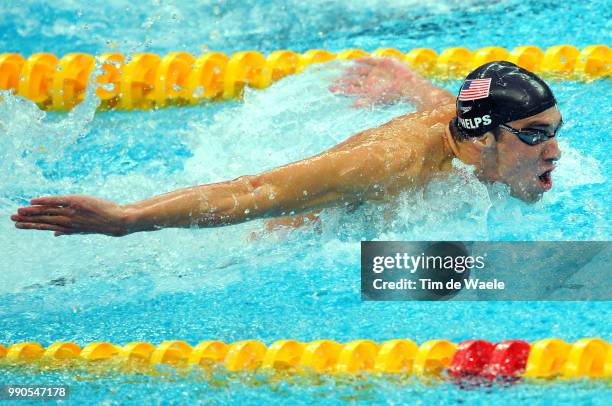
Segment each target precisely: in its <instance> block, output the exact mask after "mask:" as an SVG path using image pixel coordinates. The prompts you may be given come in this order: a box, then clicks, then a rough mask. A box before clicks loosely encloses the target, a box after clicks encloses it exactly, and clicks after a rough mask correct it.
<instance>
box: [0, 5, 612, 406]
mask: <svg viewBox="0 0 612 406" xmlns="http://www.w3.org/2000/svg"><path fill="white" fill-rule="evenodd" d="M2 8H3V10H2V13H0V49H1V51H2V52H18V53H21V54H23V55H29V54H30V53H33V52H41V51H45V52H52V53H55V54H58V55H62V54H64V53H67V52H76V51H78V52H89V53H92V54H100V53H103V52H109V51H118V52H122V53H124V54H133V53H136V52H143V51H148V52H156V53H160V54H163V53H166V52H169V51H175V50H185V51H189V52H192V53H193V54H196V55H197V54H200V53H202V52H204V50H206V49H212V50H218V51H223V52H226V53H231V52H234V51H238V50H245V49H257V50H259V51H262V52H269V51H271V50H275V49H284V48H286V49H292V50H294V51H298V52H303V51H306V50H308V49H312V48H323V49H328V50H331V51H338V50H341V49H345V48H352V47H357V48H364V49H366V50H368V51H373V50H374V49H376V48H379V47H395V48H398V49H401V50H403V51H407V50H409V49H411V48H416V47H431V48H434V49H435V50H436V51H440V50H442V49H444V48H446V47H450V46H466V47H468V48H471V49H475V48H479V47H483V46H489V45H499V46H503V47H506V48H510V49H511V48H513V47H515V46H518V45H526V44H534V45H538V46H540V47H542V48H545V47H548V46H551V45H556V44H564V43H568V44H572V45H575V46H578V47H584V46H586V45H590V44H597V43H604V44H610V43H611V42H612V41H611V34H610V33H611V32H612V27H611V24H612V23H611V21H612V18H611V17H612V16H611V15H610V11H609V10H612V7H610V2H609V1H606V0H596V1H593V2H589V3H588V4H587V3H581V2H561V1H558V2H556V1H540V2H520V1H479V2H475V1H457V2H448V1H447V2H417V1H403V2H400V1H391V2H389V1H384V2H383V1H362V2H359V3H358V5H357V3H353V2H349V1H342V2H327V1H311V2H307V3H302V2H297V1H295V2H294V1H287V2H281V3H279V4H278V6H270V5H267V2H263V1H220V2H207V3H206V4H203V5H195V4H185V3H180V2H178V1H177V2H170V1H164V2H161V1H160V2H145V3H144V4H142V5H138V6H134V5H129V4H128V2H119V1H106V2H104V3H100V4H97V5H95V6H91V5H88V6H82V7H80V6H79V5H78V4H77V3H75V2H72V1H57V2H53V6H50V5H48V4H47V3H46V2H42V1H24V2H19V3H6V4H2ZM347 63H348V62H344V63H341V62H332V63H328V64H324V65H316V66H313V67H311V68H309V69H308V70H307V71H306V72H305V73H304V74H301V75H298V76H292V77H288V78H286V79H284V80H282V81H280V82H278V83H276V84H274V85H273V86H272V87H270V88H268V89H266V90H264V91H251V90H249V91H247V93H246V95H245V100H244V101H243V102H240V103H239V102H228V103H223V104H220V103H219V104H212V105H203V106H194V107H184V108H168V109H163V110H158V111H144V112H143V111H140V112H103V113H97V114H95V115H94V111H95V108H96V104H97V101H96V100H95V99H94V98H91V97H88V98H87V100H86V101H85V102H84V103H83V104H81V105H80V106H79V107H78V108H76V109H75V110H73V111H72V112H71V113H69V114H50V113H44V112H41V111H40V110H38V109H37V108H36V107H35V106H34V105H33V104H31V103H30V102H28V101H26V100H23V99H20V98H15V97H12V96H6V95H5V99H4V101H3V102H1V103H0V177H1V178H2V179H3V181H2V182H1V183H0V258H2V259H1V261H2V262H1V263H0V343H5V344H6V343H15V342H20V341H38V342H41V343H42V344H44V345H48V344H50V343H52V342H54V341H62V340H63V341H75V342H77V343H78V344H81V345H82V344H85V343H89V342H92V341H110V342H113V343H127V342H129V341H151V342H153V343H159V342H161V341H163V340H167V339H181V340H185V341H188V342H190V343H191V344H196V343H198V342H199V341H202V340H205V339H219V340H223V341H225V342H232V341H237V340H242V339H258V340H261V341H263V342H265V343H266V344H270V343H272V342H273V341H275V340H277V339H282V338H293V339H298V340H302V341H310V340H314V339H320V338H330V339H335V340H338V341H348V340H353V339H360V338H370V339H373V340H375V341H378V342H381V341H384V340H387V339H392V338H400V337H401V338H410V339H412V340H414V341H416V342H418V343H421V342H423V341H425V340H428V339H434V338H445V339H449V340H451V341H455V342H458V341H461V340H464V339H470V338H483V339H487V340H490V341H500V340H504V339H510V338H520V339H524V340H527V341H535V340H538V339H541V338H546V337H560V338H562V339H565V340H567V341H573V340H576V339H579V338H582V337H591V336H592V337H601V338H603V339H606V340H608V341H610V340H612V328H611V325H610V322H609V320H610V319H611V316H612V314H611V313H612V312H611V307H610V303H609V302H592V303H587V302H513V303H510V302H461V303H435V302H397V303H388V302H385V303H381V302H361V300H360V294H359V286H360V282H359V259H360V257H359V246H360V241H361V240H364V239H366V240H371V239H380V240H438V239H440V240H444V239H448V240H483V241H485V240H495V241H498V240H499V241H523V240H525V241H530V240H601V241H604V240H609V239H610V236H611V235H612V230H611V218H612V214H611V211H610V207H612V204H611V203H612V202H611V201H610V196H611V195H612V193H611V192H612V190H611V186H610V179H609V175H608V174H609V173H610V170H611V169H612V167H611V164H610V160H609V155H610V153H611V152H612V149H611V146H610V135H611V133H610V127H611V126H612V119H611V117H612V107H611V105H610V99H609V95H610V94H611V93H612V82H611V81H610V80H609V79H606V80H599V81H596V82H590V83H577V82H569V81H566V82H551V83H550V84H551V87H552V89H553V91H554V92H555V95H556V97H557V100H558V101H559V106H560V110H561V112H562V114H563V117H564V121H565V122H566V125H565V126H564V128H563V130H562V132H561V134H560V138H559V143H560V146H561V149H562V151H563V157H562V159H561V161H560V162H559V168H558V170H557V171H555V175H554V177H553V182H554V186H553V190H552V191H551V192H549V193H547V194H546V195H545V197H544V199H543V200H542V201H541V202H538V203H536V204H534V205H526V204H524V203H522V202H520V201H518V200H516V199H513V198H511V197H509V196H508V193H507V191H506V190H505V189H504V188H503V187H497V186H494V187H489V188H487V187H486V186H484V185H482V184H481V183H479V182H478V181H477V180H476V179H475V178H474V176H473V175H472V174H471V173H470V171H469V168H461V167H459V168H457V169H456V175H455V176H453V177H451V178H450V179H449V180H447V181H444V182H434V183H433V184H431V185H430V186H429V187H427V188H426V189H425V190H424V191H419V192H411V193H405V194H404V195H402V196H400V197H399V198H398V199H396V200H395V201H393V202H391V203H389V204H386V205H369V204H366V205H363V206H362V207H360V208H358V209H357V210H356V211H354V212H350V213H349V212H346V211H345V210H342V209H330V210H326V211H325V212H324V213H323V215H322V224H321V229H320V230H315V229H313V228H308V227H306V228H303V229H299V230H296V231H292V232H287V231H281V232H276V233H271V234H270V233H266V232H265V231H264V230H265V227H264V223H263V221H252V222H249V223H245V224H241V225H236V226H232V227H226V228H222V229H199V230H197V229H176V230H174V229H167V230H162V231H159V232H155V233H139V234H134V235H130V236H128V237H124V238H111V237H104V236H91V235H86V236H68V237H60V238H54V237H53V236H52V235H51V234H50V233H40V232H23V231H18V230H15V229H14V227H13V223H12V222H11V221H10V220H9V216H10V214H12V213H13V212H14V211H15V209H16V207H17V206H20V205H24V204H26V202H27V201H28V200H29V199H30V198H32V197H35V196H39V195H47V194H68V193H86V194H94V195H98V196H103V197H106V198H110V199H113V200H116V201H118V202H121V203H127V202H131V201H135V200H139V199H143V198H146V197H149V196H151V195H153V194H159V193H162V192H166V191H171V190H174V189H177V188H180V187H186V186H190V185H194V184H201V183H209V182H217V181H221V180H226V179H230V178H234V177H237V176H240V175H244V174H254V173H258V172H260V171H263V170H266V169H270V168H273V167H275V166H278V165H282V164H285V163H288V162H291V161H294V160H298V159H301V158H303V157H306V156H309V155H312V154H315V153H318V152H320V151H322V150H324V149H326V148H328V147H330V146H332V145H334V144H336V143H338V142H340V141H342V140H344V139H345V138H347V137H348V136H350V135H351V134H353V133H354V132H356V131H359V130H362V129H366V128H370V127H372V126H376V125H379V124H382V123H384V122H386V121H387V120H389V119H391V118H392V117H395V116H397V115H400V114H403V113H405V112H408V111H411V109H412V107H411V106H409V105H401V104H400V105H395V106H390V107H386V108H377V109H366V110H356V109H353V108H351V107H350V104H351V100H350V99H347V98H344V97H340V96H337V95H333V94H331V93H330V92H329V91H328V90H327V88H328V86H329V85H330V84H331V82H332V81H333V79H334V78H336V77H338V75H339V74H340V73H341V71H342V69H343V67H344V66H346V64H347ZM437 84H438V85H440V86H443V87H445V88H447V89H449V90H451V91H452V92H456V91H457V89H458V86H459V82H458V81H447V82H437ZM253 233H255V234H256V235H257V238H255V239H252V238H251V235H252V234H253ZM543 255H545V253H543ZM606 320H607V321H606ZM53 382H56V383H57V382H63V383H65V384H69V385H71V386H72V393H71V401H73V402H75V403H85V402H87V403H92V402H93V403H103V402H105V401H108V403H109V404H113V402H114V401H117V402H118V400H117V399H124V401H123V402H122V403H125V402H128V403H129V402H133V403H135V404H139V403H142V402H143V399H144V403H147V404H148V403H158V402H162V403H163V402H171V401H174V402H176V403H198V402H201V403H205V404H207V403H211V402H215V401H216V402H233V403H236V404H262V403H270V402H277V403H283V404H289V403H291V404H293V403H295V404H312V403H313V402H325V403H330V404H333V403H345V402H347V401H350V402H355V403H360V402H363V403H372V402H377V403H380V402H386V403H389V404H396V403H405V402H411V403H412V402H415V403H418V402H422V403H424V404H432V403H439V404H446V403H451V404H452V403H462V402H470V403H477V404H478V403H480V404H491V403H504V404H507V403H510V402H524V403H528V404H546V405H549V404H576V403H585V402H586V403H590V404H610V402H611V401H612V390H611V389H610V386H609V382H603V381H590V382H588V381H585V382H562V381H557V382H549V383H540V384H527V383H522V384H518V385H513V386H509V387H497V386H496V387H492V388H480V389H478V390H464V389H460V388H458V387H456V386H453V385H451V384H448V383H444V382H439V383H435V384H432V385H424V384H422V383H418V382H414V381H413V380H411V379H408V380H402V381H397V380H392V379H383V378H380V377H375V376H366V377H355V378H354V379H351V380H342V381H338V380H334V379H332V378H322V379H321V381H320V382H319V383H318V384H317V385H313V384H312V383H308V384H307V383H304V382H300V381H299V380H292V379H269V377H266V376H265V375H262V374H257V373H256V374H243V375H239V376H234V375H228V374H224V373H222V372H219V373H218V376H216V378H215V379H212V380H211V379H208V378H206V377H204V376H202V375H201V374H198V373H197V372H193V373H190V374H186V375H185V374H184V373H178V372H174V373H173V372H168V374H166V375H162V376H156V377H154V376H149V375H132V376H124V375H120V374H108V375H103V376H90V375H87V374H78V373H74V372H69V371H46V372H44V371H43V372H41V371H37V372H27V371H25V372H24V371H23V370H22V369H0V384H4V383H20V384H25V383H36V384H39V383H53Z"/></svg>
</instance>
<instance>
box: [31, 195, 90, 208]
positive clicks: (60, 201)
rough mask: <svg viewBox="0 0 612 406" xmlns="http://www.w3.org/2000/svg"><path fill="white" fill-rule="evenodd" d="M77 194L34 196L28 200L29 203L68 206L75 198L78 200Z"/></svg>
mask: <svg viewBox="0 0 612 406" xmlns="http://www.w3.org/2000/svg"><path fill="white" fill-rule="evenodd" d="M78 198H79V196H78V195H65V196H44V197H36V198H34V199H32V200H30V204H32V205H37V206H64V207H70V206H72V205H73V204H74V203H75V201H76V200H78Z"/></svg>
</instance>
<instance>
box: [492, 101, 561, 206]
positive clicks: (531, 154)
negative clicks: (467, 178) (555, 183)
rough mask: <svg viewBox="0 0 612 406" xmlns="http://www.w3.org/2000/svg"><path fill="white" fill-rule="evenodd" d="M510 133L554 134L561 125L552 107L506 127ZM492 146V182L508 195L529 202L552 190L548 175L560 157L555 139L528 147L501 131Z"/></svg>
mask: <svg viewBox="0 0 612 406" xmlns="http://www.w3.org/2000/svg"><path fill="white" fill-rule="evenodd" d="M506 125H507V126H509V127H511V128H514V129H518V130H520V129H528V128H529V129H541V130H546V131H547V132H548V133H549V134H554V133H555V131H556V130H557V128H558V127H559V126H560V125H561V114H560V113H559V110H558V109H557V107H556V106H554V107H551V108H549V109H548V110H544V111H543V112H541V113H539V114H537V115H534V116H531V117H528V118H524V119H522V120H516V121H511V122H509V123H506ZM495 144H496V149H497V151H496V152H497V153H496V154H495V155H496V160H497V162H496V172H497V173H496V178H497V179H496V180H497V181H500V182H503V183H506V184H507V185H509V186H510V190H511V193H512V195H514V196H516V197H518V198H520V199H522V200H525V201H528V202H533V201H536V200H539V199H540V198H541V197H542V195H543V194H544V192H547V191H548V190H550V189H551V188H552V174H551V173H552V171H553V170H554V169H555V162H556V161H557V160H558V159H559V158H560V157H561V151H560V150H559V144H558V143H557V139H556V138H554V137H553V138H549V139H548V140H547V141H544V142H541V143H539V144H536V145H528V144H526V143H524V142H523V141H521V140H520V139H519V138H518V137H517V136H516V135H514V134H512V133H510V132H508V131H506V130H503V129H501V130H500V137H499V138H498V140H497V142H496V143H495Z"/></svg>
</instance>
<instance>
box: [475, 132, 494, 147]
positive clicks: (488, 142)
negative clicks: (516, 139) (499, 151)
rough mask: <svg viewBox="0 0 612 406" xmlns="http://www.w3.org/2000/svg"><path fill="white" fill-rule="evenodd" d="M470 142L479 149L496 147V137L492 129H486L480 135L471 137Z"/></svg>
mask: <svg viewBox="0 0 612 406" xmlns="http://www.w3.org/2000/svg"><path fill="white" fill-rule="evenodd" d="M472 142H473V143H474V144H475V145H474V146H475V147H476V148H478V149H480V150H484V149H492V148H496V147H497V138H496V137H495V134H493V132H492V131H488V132H486V133H484V134H483V135H481V136H480V137H474V138H472Z"/></svg>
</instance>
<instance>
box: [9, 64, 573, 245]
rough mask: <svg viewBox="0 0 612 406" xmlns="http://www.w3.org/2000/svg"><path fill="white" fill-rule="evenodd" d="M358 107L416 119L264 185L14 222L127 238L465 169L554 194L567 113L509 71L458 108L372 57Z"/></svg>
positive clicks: (480, 82) (61, 199) (474, 83)
mask: <svg viewBox="0 0 612 406" xmlns="http://www.w3.org/2000/svg"><path fill="white" fill-rule="evenodd" d="M336 90H339V91H341V92H343V93H345V94H357V95H359V98H358V99H357V102H356V104H357V105H367V104H369V103H372V102H379V103H390V102H393V101H397V100H399V99H405V100H406V101H408V102H410V103H412V104H414V105H415V107H416V109H417V112H416V113H411V114H406V115H403V116H401V117H398V118H396V119H394V120H392V121H390V122H388V123H386V124H384V125H382V126H380V127H377V128H373V129H369V130H366V131H363V132H360V133H358V134H355V135H353V136H351V137H350V138H348V139H347V140H346V141H344V142H341V143H340V144H338V145H336V146H334V147H332V148H330V149H328V150H327V151H324V152H322V153H320V154H318V155H315V156H312V157H309V158H306V159H303V160H301V161H298V162H294V163H291V164H288V165H285V166H282V167H279V168H275V169H272V170H269V171H267V172H263V173H260V174H257V175H246V176H241V177H239V178H237V179H234V180H229V181H226V182H220V183H212V184H207V185H200V186H194V187H190V188H186V189H181V190H177V191H174V192H170V193H166V194H163V195H159V196H155V197H152V198H150V199H147V200H143V201H141V202H137V203H133V204H128V205H119V204H116V203H114V202H111V201H108V200H104V199H100V198H97V197H93V196H84V195H67V196H50V197H40V198H35V199H32V200H31V202H30V203H31V204H32V205H31V206H28V207H23V208H19V209H18V212H17V214H14V215H12V216H11V219H12V220H13V221H14V222H15V226H16V227H17V228H20V229H36V230H48V231H53V232H54V233H55V235H56V236H59V235H67V234H86V233H98V234H106V235H111V236H124V235H127V234H131V233H135V232H138V231H154V230H159V229H162V228H167V227H192V226H196V227H218V226H225V225H230V224H236V223H240V222H244V221H248V220H252V219H256V218H263V217H282V216H294V215H296V214H303V213H309V212H312V211H313V210H318V209H322V208H326V207H331V206H338V205H347V206H348V205H351V204H354V203H359V202H362V201H365V200H384V199H387V198H388V197H391V196H394V195H397V194H398V193H399V192H401V191H403V190H406V189H414V188H417V187H421V186H423V185H425V184H426V183H427V182H428V181H429V180H431V179H432V178H434V177H436V176H439V175H443V174H444V173H446V172H448V171H449V170H450V169H451V167H452V160H453V159H455V158H456V159H459V160H460V161H462V162H464V163H465V164H468V165H473V166H474V168H475V173H476V176H477V177H478V178H479V179H480V180H481V181H482V182H501V183H505V184H507V185H508V186H509V187H510V191H511V193H512V194H513V195H514V196H516V197H518V198H520V199H522V200H525V201H528V202H532V201H536V200H538V199H539V198H541V196H542V195H543V193H544V192H546V191H548V190H549V189H550V188H551V187H552V178H551V172H552V171H553V170H554V168H555V161H557V160H558V159H559V158H560V154H561V153H560V151H559V147H558V144H557V140H556V138H555V134H556V132H557V130H558V129H559V127H560V126H561V123H562V122H561V115H560V113H559V110H558V108H557V106H556V101H555V98H554V96H553V94H552V91H551V90H550V88H549V87H548V86H547V85H546V83H544V81H542V80H541V79H540V78H539V77H538V76H536V75H535V74H533V73H531V72H529V71H527V70H525V69H522V68H519V67H518V66H516V65H514V64H512V63H509V62H491V63H488V64H485V65H483V66H481V67H479V68H477V69H476V70H474V71H473V72H471V73H470V74H469V75H468V76H467V78H466V79H465V81H464V82H463V85H462V87H461V89H460V92H459V95H458V97H457V98H456V99H455V97H453V95H452V94H451V93H449V92H448V91H446V90H443V89H440V88H436V87H434V86H433V85H432V84H431V83H430V82H429V81H427V80H425V79H423V78H421V77H420V76H418V75H417V74H415V73H414V72H412V71H410V70H409V69H408V68H406V67H405V66H404V65H403V64H401V63H399V62H394V61H391V60H388V59H381V60H377V59H374V58H366V59H364V60H362V61H360V62H359V63H358V65H357V66H356V67H354V68H353V69H352V73H351V76H349V77H347V78H345V79H343V80H341V81H340V82H339V83H338V86H337V87H336Z"/></svg>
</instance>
